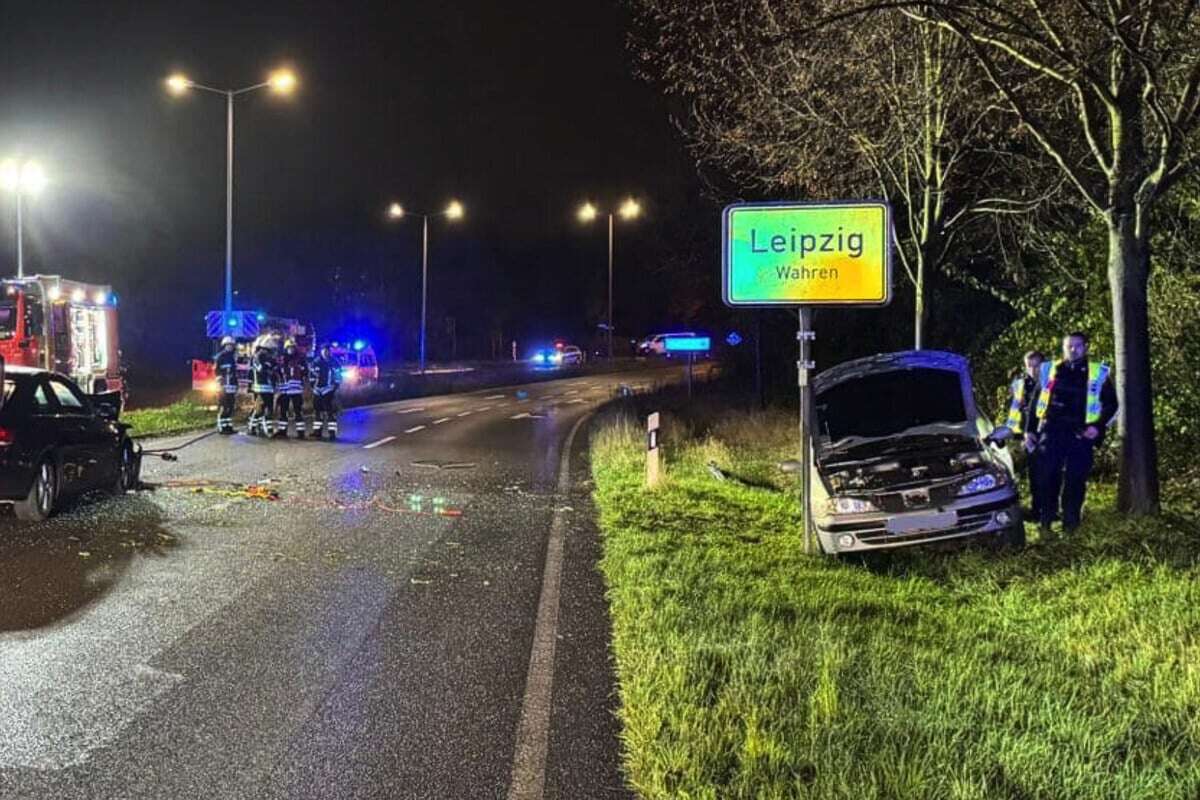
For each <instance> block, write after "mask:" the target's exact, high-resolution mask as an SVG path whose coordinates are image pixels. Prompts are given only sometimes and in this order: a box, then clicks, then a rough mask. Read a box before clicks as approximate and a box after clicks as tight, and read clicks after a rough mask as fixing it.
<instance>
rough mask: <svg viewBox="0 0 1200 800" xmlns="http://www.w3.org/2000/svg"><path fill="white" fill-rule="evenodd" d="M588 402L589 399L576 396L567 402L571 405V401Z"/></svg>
mask: <svg viewBox="0 0 1200 800" xmlns="http://www.w3.org/2000/svg"><path fill="white" fill-rule="evenodd" d="M586 402H587V400H585V399H583V398H582V397H576V398H575V399H574V400H568V401H567V404H568V405H570V404H571V403H586Z"/></svg>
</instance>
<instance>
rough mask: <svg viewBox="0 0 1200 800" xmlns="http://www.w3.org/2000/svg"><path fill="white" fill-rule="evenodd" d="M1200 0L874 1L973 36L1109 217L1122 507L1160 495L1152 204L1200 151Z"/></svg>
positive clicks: (1019, 106) (997, 83)
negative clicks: (1150, 288) (1151, 307)
mask: <svg viewBox="0 0 1200 800" xmlns="http://www.w3.org/2000/svg"><path fill="white" fill-rule="evenodd" d="M1197 5H1198V4H1197V2H1196V0H1019V1H1018V0H954V2H947V1H946V0H941V1H939V2H924V3H881V4H876V6H875V7H876V8H887V7H891V8H901V10H902V11H903V13H904V14H905V15H907V16H909V17H910V18H913V19H919V20H922V21H925V22H926V23H927V24H930V25H931V26H935V27H937V28H939V29H942V30H946V31H949V32H952V33H953V34H955V35H956V36H957V37H959V39H960V40H962V41H963V42H964V43H966V44H967V45H968V46H969V47H970V51H971V55H972V57H973V58H974V59H975V61H976V62H977V63H978V64H979V66H980V68H981V69H983V70H984V72H985V74H986V75H987V76H988V79H989V81H990V82H991V84H992V86H993V87H994V94H995V95H996V96H997V97H998V99H1000V100H1001V101H1002V102H1003V104H1004V105H1005V107H1006V108H1007V110H1008V111H1009V113H1010V114H1012V115H1013V116H1014V117H1015V118H1016V119H1017V120H1018V121H1019V122H1020V124H1021V126H1022V128H1023V129H1024V130H1025V131H1027V132H1028V134H1029V135H1030V136H1031V137H1032V138H1033V139H1034V140H1035V141H1036V142H1037V144H1038V146H1039V147H1040V148H1041V149H1042V150H1043V151H1044V153H1045V154H1046V156H1047V157H1048V158H1049V159H1050V160H1051V161H1052V162H1053V164H1055V165H1056V166H1057V168H1058V169H1059V170H1060V171H1061V172H1062V174H1063V175H1064V176H1065V177H1066V179H1067V181H1068V182H1069V183H1070V184H1071V185H1073V186H1074V187H1075V189H1076V190H1077V192H1078V194H1079V195H1080V196H1081V197H1082V198H1083V200H1084V201H1085V202H1086V203H1087V204H1088V206H1090V207H1091V209H1092V211H1093V213H1095V214H1096V215H1098V216H1099V217H1100V218H1101V219H1103V220H1104V223H1105V225H1106V227H1107V230H1108V284H1109V290H1110V295H1111V302H1112V314H1113V328H1114V338H1115V342H1116V366H1117V391H1118V395H1119V399H1120V402H1121V408H1122V413H1121V438H1122V448H1121V466H1122V469H1121V482H1120V491H1119V496H1118V506H1119V507H1120V508H1121V509H1123V510H1127V511H1130V512H1133V513H1138V514H1144V513H1153V512H1155V511H1156V510H1157V509H1158V505H1159V481H1158V464H1157V445H1156V442H1155V436H1154V416H1153V414H1154V412H1153V402H1152V400H1153V392H1152V387H1151V380H1150V338H1149V327H1148V319H1149V311H1148V304H1147V285H1148V280H1149V274H1150V241H1151V234H1152V231H1153V226H1154V211H1155V208H1156V205H1157V204H1158V203H1159V201H1160V200H1161V199H1162V198H1163V197H1164V196H1165V195H1166V194H1167V193H1168V192H1170V191H1171V189H1172V188H1173V187H1174V186H1176V185H1177V184H1178V183H1179V182H1180V180H1181V179H1183V178H1184V177H1186V176H1188V175H1189V174H1191V173H1193V172H1194V171H1195V170H1196V167H1197V164H1198V163H1200V154H1198V153H1197V149H1196V146H1197V122H1198V120H1200V47H1198V46H1197V41H1198V35H1200V19H1198V14H1197ZM854 11H855V12H859V11H861V9H854ZM845 13H847V12H843V14H845ZM831 19H832V18H831Z"/></svg>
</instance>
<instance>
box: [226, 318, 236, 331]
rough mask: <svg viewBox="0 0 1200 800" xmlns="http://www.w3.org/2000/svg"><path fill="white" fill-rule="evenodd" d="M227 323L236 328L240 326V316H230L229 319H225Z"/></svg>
mask: <svg viewBox="0 0 1200 800" xmlns="http://www.w3.org/2000/svg"><path fill="white" fill-rule="evenodd" d="M225 324H226V325H228V326H229V327H231V328H236V327H237V326H238V318H237V317H230V318H229V319H228V320H226V321H225Z"/></svg>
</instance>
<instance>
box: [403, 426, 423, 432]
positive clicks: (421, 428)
mask: <svg viewBox="0 0 1200 800" xmlns="http://www.w3.org/2000/svg"><path fill="white" fill-rule="evenodd" d="M423 430H425V426H424V425H417V426H416V427H414V428H409V429H408V430H406V431H405V433H416V432H417V431H423Z"/></svg>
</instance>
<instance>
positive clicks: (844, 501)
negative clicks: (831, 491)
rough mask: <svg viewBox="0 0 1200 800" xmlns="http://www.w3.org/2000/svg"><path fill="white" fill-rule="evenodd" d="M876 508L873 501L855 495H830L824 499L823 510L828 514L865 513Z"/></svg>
mask: <svg viewBox="0 0 1200 800" xmlns="http://www.w3.org/2000/svg"><path fill="white" fill-rule="evenodd" d="M878 510H879V509H878V508H876V507H875V504H874V503H872V502H870V501H868V500H860V499H859V498H857V497H830V498H829V499H828V500H826V501H825V511H826V512H827V513H829V514H866V513H868V512H870V511H878Z"/></svg>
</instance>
